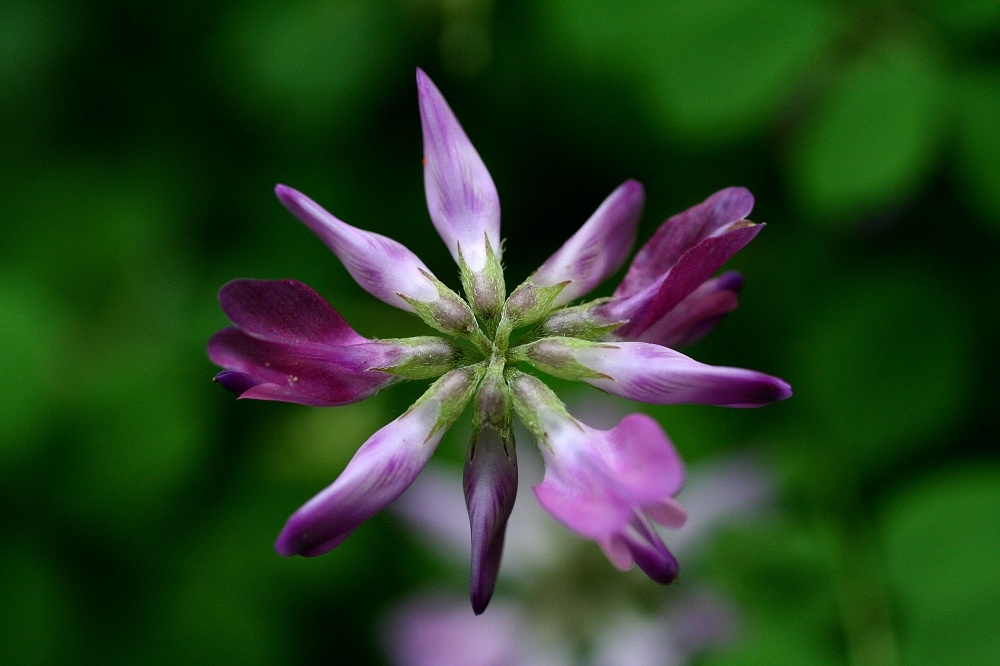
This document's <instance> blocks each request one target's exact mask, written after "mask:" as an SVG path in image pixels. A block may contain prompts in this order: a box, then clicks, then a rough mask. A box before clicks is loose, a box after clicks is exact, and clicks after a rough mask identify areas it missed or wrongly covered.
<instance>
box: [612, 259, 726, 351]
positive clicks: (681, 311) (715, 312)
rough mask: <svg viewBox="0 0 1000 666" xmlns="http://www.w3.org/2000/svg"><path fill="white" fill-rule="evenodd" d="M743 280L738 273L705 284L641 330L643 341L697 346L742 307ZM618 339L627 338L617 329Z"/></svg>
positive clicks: (615, 333)
mask: <svg viewBox="0 0 1000 666" xmlns="http://www.w3.org/2000/svg"><path fill="white" fill-rule="evenodd" d="M742 288H743V278H742V276H741V275H740V274H739V273H737V272H736V271H730V272H728V273H723V274H722V275H720V276H719V277H716V278H712V279H711V280H708V281H706V282H705V283H703V284H702V285H701V286H700V287H698V288H697V289H695V290H694V291H693V292H692V293H691V294H690V295H688V296H687V297H686V298H685V299H684V300H682V301H681V302H680V303H678V304H677V305H676V306H674V307H673V308H671V309H670V310H669V311H668V312H667V313H666V314H665V315H663V316H662V317H660V318H659V319H658V320H657V321H655V322H653V324H652V325H651V326H650V327H649V328H647V329H646V330H644V331H642V333H641V334H640V335H639V337H638V341H640V342H652V343H653V344H658V345H662V346H664V347H670V348H671V349H678V348H680V347H685V346H687V345H690V344H694V343H695V342H697V341H698V340H700V339H702V338H703V337H705V335H707V334H708V333H709V332H711V331H712V329H714V328H715V327H716V325H718V323H719V322H720V321H722V319H723V317H725V316H726V315H727V314H729V313H730V312H732V311H733V310H735V309H736V306H737V305H739V293H740V290H741V289H742ZM611 337H612V338H615V339H627V338H625V337H623V336H622V335H621V333H620V329H619V330H616V331H615V332H614V333H613V334H612V336H611Z"/></svg>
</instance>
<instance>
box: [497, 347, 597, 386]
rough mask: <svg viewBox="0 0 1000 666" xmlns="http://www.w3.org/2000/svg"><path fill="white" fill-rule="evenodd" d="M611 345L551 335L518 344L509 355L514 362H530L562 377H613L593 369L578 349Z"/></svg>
mask: <svg viewBox="0 0 1000 666" xmlns="http://www.w3.org/2000/svg"><path fill="white" fill-rule="evenodd" d="M608 346H609V345H604V344H601V343H599V342H589V341H587V340H579V339H577V338H567V337H551V338H542V339H541V340H535V341H534V342H531V343H528V344H525V345H520V346H519V347H514V348H513V349H511V350H510V353H509V354H508V356H509V358H510V359H511V360H512V361H523V362H526V363H529V364H531V365H533V366H534V367H536V368H538V369H539V370H541V371H543V372H547V373H549V374H550V375H553V376H555V377H559V378H560V379H569V380H571V381H579V380H583V379H610V378H609V377H608V376H607V375H605V374H603V373H600V372H596V371H594V370H591V369H590V368H588V367H587V366H585V365H584V364H583V363H581V362H580V361H579V360H578V358H577V352H579V351H581V350H586V349H593V348H601V347H608Z"/></svg>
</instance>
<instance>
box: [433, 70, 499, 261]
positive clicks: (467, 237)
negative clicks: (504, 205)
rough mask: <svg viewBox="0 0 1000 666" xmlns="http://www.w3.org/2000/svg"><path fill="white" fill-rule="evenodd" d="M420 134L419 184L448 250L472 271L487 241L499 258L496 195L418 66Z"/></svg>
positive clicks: (483, 254)
mask: <svg viewBox="0 0 1000 666" xmlns="http://www.w3.org/2000/svg"><path fill="white" fill-rule="evenodd" d="M417 93H418V97H419V102H420V122H421V126H422V127H423V134H424V188H425V190H426V192H427V208H428V210H429V211H430V216H431V221H432V222H433V223H434V227H435V228H436V229H437V231H438V233H439V234H440V235H441V238H442V239H444V242H445V245H447V246H448V251H449V252H451V255H452V256H453V257H454V258H455V261H456V262H458V261H459V246H461V251H462V257H463V258H464V259H465V262H466V264H468V266H469V268H470V269H472V272H473V273H478V272H479V271H480V270H482V268H483V267H484V266H485V265H486V257H487V253H486V243H487V242H488V243H489V244H490V245H491V247H492V248H493V253H494V254H495V255H496V256H497V258H499V257H500V199H499V197H498V196H497V190H496V186H495V185H494V184H493V179H492V178H491V177H490V173H489V171H487V170H486V165H485V164H483V160H482V159H481V158H480V157H479V153H477V152H476V149H475V148H474V147H473V146H472V142H471V141H469V137H468V136H466V134H465V131H464V130H463V129H462V126H461V125H460V124H459V123H458V119H457V118H455V114H454V113H452V111H451V109H450V108H449V107H448V103H447V102H446V101H445V99H444V97H443V96H442V95H441V92H440V91H439V90H438V89H437V87H436V86H435V85H434V83H433V82H432V81H431V80H430V78H429V77H428V76H427V75H426V74H425V73H424V72H423V70H420V69H417Z"/></svg>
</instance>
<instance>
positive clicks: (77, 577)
mask: <svg viewBox="0 0 1000 666" xmlns="http://www.w3.org/2000/svg"><path fill="white" fill-rule="evenodd" d="M998 45H1000V3H996V2H995V1H991V0H912V1H911V2H902V1H900V2H888V1H885V2H861V1H860V0H857V1H855V0H676V1H670V2H641V1H638V0H622V1H621V2H616V3H611V2H604V1H602V0H538V1H535V2H529V1H527V0H523V1H513V2H495V3H491V2H489V1H488V0H478V1H477V0H464V1H463V0H438V1H435V0H396V1H387V2H380V3H376V2H367V1H364V0H327V1H322V0H292V1H290V2H284V3H272V2H264V1H263V0H226V1H223V2H218V3H200V2H190V1H186V0H180V1H178V2H172V3H151V4H149V3H132V2H122V1H113V0H112V1H107V2H83V1H76V2H74V1H71V0H31V1H29V0H5V2H3V3H2V4H0V150H2V156H3V157H2V160H0V182H2V185H0V215H2V220H3V221H2V231H3V236H2V239H3V240H2V243H0V387H2V388H0V397H2V403H0V404H2V407H0V515H2V517H3V518H2V525H3V529H2V530H0V589H2V592H0V662H2V663H14V664H49V663H99V664H134V663H202V662H206V663H207V662H213V663H219V662H222V663H241V664H282V663H310V662H312V663H314V662H317V661H319V662H324V661H338V662H339V663H352V661H355V662H357V663H368V662H375V663H377V660H379V659H381V658H382V656H381V655H382V652H380V650H379V647H378V645H377V644H378V642H379V640H378V633H377V627H378V626H379V622H380V618H381V617H382V616H383V614H384V613H385V612H386V609H388V608H390V607H391V606H392V605H393V604H394V602H395V601H397V600H398V599H400V598H401V597H403V596H404V595H406V594H408V593H409V592H410V591H411V590H414V589H418V588H420V589H422V588H423V587H424V586H426V585H430V584H436V583H441V584H443V585H445V586H446V588H448V589H451V590H452V591H457V592H460V593H464V590H465V585H466V584H467V580H466V576H467V570H465V569H464V568H461V569H452V568H450V567H449V566H446V565H445V564H443V563H442V562H440V561H439V560H437V559H435V558H434V557H432V556H431V555H429V554H427V553H426V552H424V551H423V550H421V548H420V546H419V543H418V541H416V540H415V539H414V538H413V537H412V536H411V535H410V534H408V533H407V532H406V531H405V530H404V529H403V528H402V527H401V526H400V525H399V524H398V523H396V522H394V521H393V520H392V519H391V518H389V517H386V516H379V517H377V518H375V519H374V520H372V521H370V523H369V524H367V525H366V526H364V527H362V528H361V529H359V530H358V532H357V533H356V534H355V535H354V536H352V537H351V538H350V539H349V540H348V541H347V542H346V543H345V544H343V545H342V546H341V547H339V548H338V549H337V550H335V551H334V552H332V553H331V554H328V555H326V556H324V557H321V558H315V559H301V558H296V559H291V560H289V559H283V558H280V557H279V556H277V555H276V554H275V553H274V551H273V548H272V544H273V540H274V538H275V536H276V535H277V532H278V530H279V529H280V527H281V525H282V524H283V521H284V520H285V518H286V517H287V515H288V514H290V513H291V512H292V511H293V510H294V509H295V508H297V507H298V506H299V504H300V503H302V502H303V501H304V500H306V499H307V498H308V497H310V496H311V495H312V494H313V493H315V492H316V491H318V490H319V489H320V488H322V487H323V486H324V485H326V484H327V483H329V482H330V481H331V480H332V479H333V478H334V477H335V476H336V474H337V473H338V472H339V470H340V469H342V468H343V465H344V464H346V461H347V460H348V459H349V457H350V456H351V455H352V454H353V451H354V450H355V449H356V448H357V446H358V445H360V444H361V443H362V442H363V441H364V440H365V439H366V438H367V436H368V435H369V434H371V433H372V432H374V431H375V430H376V429H377V428H378V427H380V426H381V425H382V424H383V423H385V422H387V421H389V420H391V419H392V418H394V417H395V415H396V414H398V413H399V412H400V411H402V410H403V409H405V407H406V406H407V405H408V404H409V402H410V401H412V400H413V399H414V398H415V397H416V396H417V395H419V392H420V390H421V387H420V386H419V385H408V386H405V387H401V388H395V389H393V390H391V391H388V392H386V393H384V394H380V395H378V396H376V397H375V398H372V399H370V400H369V401H366V402H364V403H361V404H358V405H353V406H349V407H343V408H335V409H327V410H323V409H314V408H307V407H302V406H298V405H286V404H275V403H263V402H253V401H242V402H237V401H236V400H235V399H233V396H232V395H230V394H228V393H226V392H225V391H223V390H222V389H221V388H219V387H218V386H216V385H213V384H212V383H211V381H210V379H211V377H212V375H213V374H214V372H215V370H216V369H215V368H214V366H212V364H211V363H210V362H209V361H208V360H207V359H206V358H205V352H204V344H205V341H206V340H207V338H208V337H210V336H211V334H212V333H213V332H215V331H216V330H218V329H220V328H221V327H223V326H224V325H225V324H226V321H225V319H224V317H223V315H222V314H221V312H220V310H219V308H218V304H217V302H216V298H215V293H216V291H217V289H218V287H219V286H220V285H222V284H223V283H224V282H226V281H228V280H230V279H233V278H238V277H255V278H286V277H292V278H296V279H299V280H302V281H304V282H306V283H308V284H310V285H311V286H313V287H314V288H315V289H317V290H318V291H319V292H320V293H321V294H323V295H324V296H325V297H327V299H328V300H330V301H331V302H332V304H333V305H334V306H335V307H336V308H337V309H338V310H339V311H340V312H341V313H342V314H344V316H345V317H346V318H347V320H348V321H349V322H351V323H352V325H353V326H354V327H355V328H356V329H357V330H358V331H359V332H360V333H362V334H363V335H366V336H369V337H390V336H391V337H398V336H403V335H415V334H423V332H424V331H426V329H424V328H423V327H422V325H421V324H419V322H418V321H417V320H416V319H414V318H412V317H409V316H407V315H406V314H403V313H400V312H398V311H394V310H392V309H391V308H390V307H388V306H385V305H383V304H382V303H380V302H376V301H374V300H373V299H371V298H370V297H368V296H367V294H365V293H363V292H362V291H361V290H360V289H359V288H358V287H357V286H356V285H354V284H353V282H352V281H351V280H350V278H349V276H348V275H347V274H346V272H345V271H344V269H343V268H342V267H341V266H340V264H339V263H338V262H337V260H336V259H335V258H334V257H333V256H332V255H331V254H330V253H329V251H328V250H327V249H326V248H325V247H324V246H323V245H322V243H321V242H319V241H318V240H317V239H316V238H315V237H313V236H312V235H311V234H310V233H309V232H308V230H306V229H305V228H304V227H303V226H302V225H301V224H299V223H298V222H296V221H295V220H294V219H293V218H292V217H291V216H290V215H289V214H287V213H286V212H285V211H284V210H283V209H282V207H281V206H280V204H278V202H277V201H276V200H275V198H274V196H273V193H272V188H273V186H274V184H275V183H276V182H282V183H286V184H288V185H291V186H293V187H295V188H297V189H300V190H301V191H303V192H306V193H307V194H309V195H310V196H311V197H313V198H315V199H316V200H317V201H318V202H320V203H321V204H323V205H324V206H326V207H327V208H329V209H330V210H331V212H333V213H334V214H336V215H337V216H338V217H340V218H342V219H344V220H345V221H347V222H349V223H351V224H354V225H357V226H360V227H362V228H366V229H370V230H373V231H378V232H380V233H384V234H386V235H389V236H392V237H393V238H395V239H397V240H399V241H401V242H403V243H404V244H406V245H407V246H408V247H410V248H411V249H413V250H414V251H416V252H417V253H418V254H419V255H420V256H421V257H422V258H423V259H424V261H425V262H426V263H427V265H428V266H429V267H430V268H431V269H432V270H433V271H434V272H435V273H436V274H437V275H438V276H440V277H441V278H442V279H444V280H446V281H447V282H449V284H451V285H452V286H456V287H457V275H456V270H455V268H454V266H453V265H452V264H451V260H450V258H449V257H448V254H447V252H446V251H445V250H444V248H443V246H442V244H441V242H440V240H439V238H438V237H437V236H436V234H435V233H434V232H433V229H432V227H431V225H430V223H429V220H428V217H427V212H426V207H425V203H424V200H423V179H422V174H421V165H420V158H421V138H420V126H419V116H418V113H417V103H416V86H415V83H414V68H415V67H417V66H420V67H422V68H424V69H425V70H426V71H427V72H428V73H429V74H430V76H431V77H432V78H433V79H434V80H435V82H436V83H437V84H438V86H439V87H440V88H441V89H442V91H443V92H444V94H445V96H446V97H447V99H448V101H449V102H450V104H451V106H452V108H453V109H454V110H455V112H456V114H457V115H458V117H459V118H460V119H461V121H462V123H463V125H464V127H465V129H466V130H467V132H468V134H469V136H470V137H471V139H472V141H473V142H474V144H475V145H476V147H477V148H478V150H479V152H480V154H481V155H482V157H483V159H484V161H485V162H486V164H487V166H488V167H489V169H490V172H491V173H492V175H493V178H494V180H495V182H496V184H497V188H498V190H499V193H500V198H501V205H502V210H503V236H504V237H505V238H506V239H507V244H506V254H505V264H506V267H507V275H508V280H509V282H510V285H509V286H511V287H512V286H514V285H515V284H517V283H518V282H520V281H521V280H522V279H523V278H524V277H526V276H527V275H528V274H529V273H530V271H531V270H532V269H534V268H535V267H536V266H537V265H539V264H540V263H541V262H542V261H543V260H544V259H545V258H546V257H547V256H548V255H549V254H550V253H551V252H552V251H554V250H555V249H556V248H557V247H558V246H559V244H560V243H561V242H562V240H563V239H565V238H567V237H568V236H569V235H570V234H571V233H572V232H573V231H574V230H575V229H576V228H577V227H578V225H579V224H581V223H582V222H583V221H584V220H585V219H586V218H587V216H589V214H590V213H591V212H592V211H593V209H594V208H596V206H597V205H598V204H599V203H600V201H601V200H602V199H603V198H604V197H605V196H606V195H607V194H608V193H610V192H611V190H612V189H613V188H614V187H615V186H617V185H618V184H619V183H620V182H622V181H623V180H625V179H626V178H637V179H639V180H640V181H642V182H643V183H644V185H645V187H646V192H647V205H646V211H645V214H644V217H643V220H642V223H641V226H640V239H642V240H644V239H645V238H646V237H648V236H649V235H650V234H651V233H652V232H653V230H654V229H655V228H656V226H657V225H658V224H659V223H660V222H661V221H662V220H663V219H665V218H666V217H668V216H669V215H671V214H672V213H674V212H677V211H680V210H682V209H684V208H686V207H688V206H690V205H692V204H694V203H697V202H699V201H701V200H702V199H704V198H705V197H706V196H707V195H709V194H710V193H712V192H714V191H715V190H718V189H721V188H722V187H726V186H729V185H743V186H746V187H748V188H750V189H751V190H752V191H753V192H754V194H755V195H756V198H757V205H756V208H755V210H754V213H753V215H752V216H751V218H752V219H753V220H754V221H757V222H766V223H767V224H768V227H767V229H766V230H765V231H764V232H763V233H762V234H761V235H760V236H759V237H758V238H757V240H755V241H754V242H753V243H752V244H751V245H750V246H749V247H748V248H747V249H745V250H744V251H743V252H741V253H740V254H739V255H738V256H737V257H736V258H735V259H734V260H733V261H731V262H730V264H729V267H732V268H736V269H739V270H740V271H742V272H743V273H744V275H745V276H746V278H747V288H746V290H745V291H744V294H743V297H742V299H741V304H740V308H739V309H738V310H737V311H736V312H735V313H733V314H732V315H730V317H729V318H728V319H727V320H726V322H725V323H724V324H723V325H722V326H721V327H720V328H719V330H717V331H716V332H715V333H713V334H712V335H711V336H710V337H709V338H707V339H706V340H704V341H703V342H700V343H698V344H697V345H695V346H694V347H692V348H691V349H690V350H689V353H690V354H691V355H693V356H695V357H696V358H698V359H699V360H702V361H706V362H710V363H715V364H720V365H737V366H743V367H750V368H754V369H759V370H763V371H766V372H770V373H773V374H776V375H778V376H781V377H784V378H786V379H787V380H788V381H790V382H791V384H792V385H793V387H794V389H795V392H796V394H795V396H794V397H793V398H792V399H791V400H789V401H786V402H784V403H780V404H777V405H772V406H769V407H767V408H764V409H761V410H753V411H746V410H723V409H721V408H712V407H671V408H652V409H649V410H648V411H649V412H650V413H652V414H654V415H655V416H657V417H658V418H659V419H660V421H661V423H662V424H663V425H664V427H665V428H666V430H667V431H668V432H669V433H670V435H671V437H672V438H673V440H674V442H675V443H676V444H677V446H678V448H679V450H680V451H681V453H682V455H683V456H684V457H685V459H686V460H687V461H688V462H689V463H691V464H692V465H695V464H697V463H698V462H699V461H702V460H708V459H711V458H713V457H715V456H718V455H722V454H725V453H726V452H732V451H742V452H750V453H751V454H752V455H753V456H755V457H757V458H759V459H760V460H763V461H765V462H766V463H767V464H768V465H770V466H771V467H772V468H773V469H774V470H775V473H776V475H777V478H778V481H779V489H778V506H777V509H778V510H777V511H775V512H773V513H772V514H770V515H769V517H768V518H766V519H759V520H756V521H755V522H753V523H752V524H745V525H737V526H735V527H733V528H731V529H729V530H727V531H726V532H725V533H724V534H722V535H720V536H719V537H718V538H717V539H715V540H714V541H713V542H712V543H711V544H710V546H709V548H708V549H707V552H706V553H705V555H704V556H703V557H702V558H700V559H699V560H698V561H697V562H696V563H691V564H690V565H685V566H689V568H688V569H686V571H689V572H692V573H691V576H692V577H694V578H697V580H699V581H702V582H704V583H706V584H709V585H711V586H713V587H714V588H716V589H719V590H721V591H723V592H724V593H725V594H727V595H728V596H729V597H731V598H732V599H734V600H735V601H736V602H737V603H738V605H739V607H740V608H741V614H742V626H743V631H742V632H741V634H740V639H739V640H737V641H736V642H735V643H733V644H732V645H731V646H730V647H729V648H727V649H724V650H721V651H717V652H714V653H711V654H708V655H705V656H703V657H702V661H703V663H708V664H713V665H714V664H719V665H721V664H776V663H789V664H791V663H794V664H812V663H818V664H836V663H855V664H873V665H874V664H894V663H901V664H988V663H997V662H998V661H1000V632H997V631H996V626H997V624H998V623H1000V567H998V566H997V554H998V553H1000V545H998V544H1000V462H998V456H997V449H996V443H997V441H998V439H1000V437H998V435H1000V433H998V425H997V423H998V420H997V418H996V416H995V412H994V410H995V408H996V407H995V403H996V385H997V380H996V376H997V375H996V373H997V371H998V368H1000V363H998V352H997V345H996V339H997V335H996V331H997V327H998V323H1000V317H998V308H997V303H998V297H997V293H998V291H1000V271H998V269H997V257H998V251H1000V46H998ZM610 288H611V287H610V286H605V287H603V291H602V292H601V293H608V292H609V289H610ZM464 444H465V442H464V440H462V439H461V437H452V438H449V439H446V440H445V442H444V443H443V444H442V447H441V450H440V452H439V454H438V457H439V459H441V460H446V461H447V460H451V461H455V462H457V461H459V460H461V457H462V455H463V448H464ZM522 444H523V445H530V443H528V442H524V443H522ZM553 529H561V528H559V527H557V526H555V525H553ZM668 542H669V540H668ZM586 547H587V548H589V549H593V550H594V551H596V546H593V545H592V544H586ZM606 571H607V576H608V577H609V578H612V579H613V577H614V576H621V574H618V573H616V572H614V571H613V570H612V569H611V567H610V565H608V566H607V568H606ZM649 585H652V583H649ZM672 590H673V588H667V589H662V590H661V589H659V588H657V589H656V590H655V594H657V595H660V597H661V598H663V599H669V598H670V595H671V594H673V591H672ZM470 612H471V611H470ZM487 612H489V611H487ZM567 612H569V611H567ZM340 660H346V661H340Z"/></svg>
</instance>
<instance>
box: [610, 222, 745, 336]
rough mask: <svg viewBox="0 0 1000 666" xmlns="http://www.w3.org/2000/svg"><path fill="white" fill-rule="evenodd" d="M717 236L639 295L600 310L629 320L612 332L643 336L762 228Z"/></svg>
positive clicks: (694, 250)
mask: <svg viewBox="0 0 1000 666" xmlns="http://www.w3.org/2000/svg"><path fill="white" fill-rule="evenodd" d="M744 224H745V226H743V225H740V226H736V227H735V228H733V229H731V230H729V231H726V232H725V233H723V234H721V235H719V236H712V237H710V238H706V239H704V240H703V241H701V242H700V243H698V244H697V245H695V246H694V247H693V248H691V249H690V250H688V251H687V252H685V253H684V254H683V255H682V256H681V258H680V259H679V260H678V261H677V263H676V265H674V266H673V267H672V268H671V269H670V271H669V272H668V273H666V275H664V276H662V277H661V278H660V279H659V280H657V281H656V282H654V283H653V284H651V285H649V286H648V287H646V288H645V289H643V290H642V291H640V292H639V293H636V294H633V295H631V296H629V297H626V298H617V299H614V300H613V301H611V302H610V303H608V305H607V306H605V307H603V308H600V309H601V310H606V311H607V315H608V316H609V317H611V318H613V319H617V320H622V319H627V320H629V321H628V323H627V324H625V325H624V326H622V327H620V328H619V329H617V330H616V331H615V335H617V336H619V337H622V338H625V339H638V338H639V337H641V335H642V333H643V332H645V331H646V330H647V329H648V328H650V327H651V326H652V325H653V324H655V323H656V322H657V321H658V320H659V319H660V318H661V317H663V316H664V315H666V314H667V313H668V312H670V310H672V309H673V308H674V307H675V306H677V305H678V304H679V303H680V302H681V301H682V300H684V298H685V297H687V296H688V295H689V294H691V293H692V292H693V291H694V290H695V289H697V288H698V287H699V286H701V284H702V283H704V282H705V281H706V280H707V279H708V278H710V277H711V276H712V274H713V273H714V272H715V271H716V270H718V269H719V267H721V266H722V264H724V263H726V262H727V261H728V260H729V258H730V257H732V256H733V255H734V254H736V252H738V251H739V250H740V249H742V248H743V247H744V246H745V245H746V244H747V243H749V242H750V241H751V240H753V238H754V237H755V236H756V235H757V234H758V233H760V230H761V229H762V228H763V225H760V224H752V223H749V222H748V223H744Z"/></svg>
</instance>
